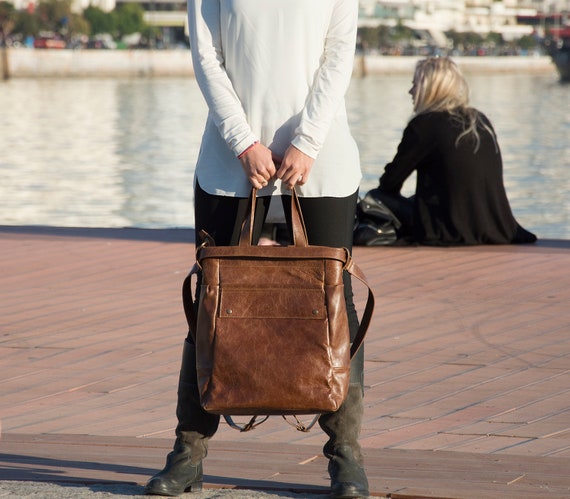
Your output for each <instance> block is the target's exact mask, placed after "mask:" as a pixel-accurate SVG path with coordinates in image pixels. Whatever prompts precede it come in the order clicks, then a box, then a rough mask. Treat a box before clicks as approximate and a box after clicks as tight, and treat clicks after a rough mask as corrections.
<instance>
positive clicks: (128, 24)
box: [113, 3, 146, 38]
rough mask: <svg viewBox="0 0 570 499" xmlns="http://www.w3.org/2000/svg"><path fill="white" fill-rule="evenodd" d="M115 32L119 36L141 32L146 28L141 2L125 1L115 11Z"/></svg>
mask: <svg viewBox="0 0 570 499" xmlns="http://www.w3.org/2000/svg"><path fill="white" fill-rule="evenodd" d="M113 14H114V21H115V33H116V34H117V35H118V38H121V37H122V36H124V35H130V34H132V33H141V32H143V31H144V29H145V28H146V23H145V22H144V9H143V8H142V7H141V6H140V5H139V4H134V3H125V4H121V5H119V6H118V7H117V8H116V9H115V10H114V11H113Z"/></svg>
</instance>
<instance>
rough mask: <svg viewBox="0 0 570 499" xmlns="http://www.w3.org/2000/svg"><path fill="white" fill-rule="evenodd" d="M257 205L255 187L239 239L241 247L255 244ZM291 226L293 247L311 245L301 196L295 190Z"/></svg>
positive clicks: (293, 191)
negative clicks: (254, 227) (302, 209)
mask: <svg viewBox="0 0 570 499" xmlns="http://www.w3.org/2000/svg"><path fill="white" fill-rule="evenodd" d="M256 205H257V189H256V188H255V187H254V188H253V189H252V191H251V194H250V196H249V210H248V212H247V214H246V216H245V220H244V222H243V225H242V228H241V234H240V237H239V246H251V245H252V243H253V224H254V220H255V207H256ZM291 226H292V231H293V246H297V247H299V248H306V247H307V246H308V245H309V240H308V238H307V229H306V228H305V220H304V219H303V213H302V212H301V204H300V203H299V196H298V195H297V191H296V190H295V188H293V189H291Z"/></svg>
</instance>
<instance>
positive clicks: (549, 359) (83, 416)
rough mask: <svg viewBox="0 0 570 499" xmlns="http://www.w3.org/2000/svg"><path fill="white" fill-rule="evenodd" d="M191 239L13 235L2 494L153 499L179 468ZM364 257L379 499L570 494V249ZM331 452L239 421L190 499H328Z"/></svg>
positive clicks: (2, 361)
mask: <svg viewBox="0 0 570 499" xmlns="http://www.w3.org/2000/svg"><path fill="white" fill-rule="evenodd" d="M192 239H193V234H192V232H191V231H188V230H137V229H123V230H114V229H57V228H44V227H0V257H1V258H0V366H1V369H0V381H1V384H0V386H1V387H2V388H1V390H0V418H1V423H2V439H1V440H0V481H1V483H0V496H1V497H31V496H32V494H36V492H38V493H37V494H36V495H35V496H34V497H65V495H64V494H65V493H67V494H68V496H69V497H109V496H112V497H122V496H128V497H137V494H140V493H142V485H143V484H144V483H145V482H146V480H147V479H148V477H149V476H150V475H152V474H153V473H154V472H155V471H156V470H158V469H160V468H161V467H162V465H163V463H164V457H165V455H166V453H167V452H168V451H169V449H170V447H171V445H172V440H173V428H174V426H175V424H176V422H175V417H174V408H175V396H176V395H175V392H176V383H177V376H178V369H179V361H180V354H181V347H182V342H183V339H184V336H185V329H186V328H185V323H184V317H183V314H182V308H181V303H180V286H181V283H182V280H183V278H184V276H185V274H186V272H187V271H188V269H189V268H190V266H191V264H192V263H193V258H194V255H193V246H192V244H191V241H192ZM355 258H356V260H357V261H358V263H359V264H360V265H361V267H362V268H363V270H364V271H365V273H366V274H367V276H368V279H369V280H370V282H371V284H372V286H373V288H374V289H375V293H376V298H377V308H376V311H375V317H374V319H373V323H372V327H371V330H370V332H369V335H368V338H367V341H366V366H365V369H366V380H365V381H366V399H365V402H366V407H365V420H364V427H363V430H362V438H361V442H362V445H363V447H364V451H365V457H366V466H367V472H368V475H369V479H370V484H371V492H372V495H373V496H375V497H383V496H389V497H392V498H394V499H396V498H416V499H417V498H423V497H431V498H435V497H439V498H458V499H459V498H461V499H470V498H484V497H501V498H507V499H508V498H513V499H515V498H517V499H519V498H542V497H545V498H568V497H570V471H569V470H570V307H569V306H568V304H569V303H570V242H568V241H541V242H540V243H539V244H537V245H533V246H525V247H516V246H499V247H473V248H447V249H444V248H423V247H422V248H357V249H356V250H355ZM357 298H358V304H359V306H362V304H363V302H364V298H365V295H364V290H363V289H360V288H359V289H358V290H357ZM324 441H325V439H324V435H323V434H322V432H321V431H320V430H317V429H314V430H312V431H311V432H310V433H308V434H304V433H300V432H297V431H295V430H294V429H293V428H292V427H290V426H289V425H287V424H286V423H285V422H284V421H282V420H281V419H280V418H271V419H270V421H268V422H267V423H265V424H264V425H263V426H262V427H260V428H259V429H257V430H254V431H253V432H251V433H247V434H241V433H239V432H236V431H235V430H232V429H231V428H228V427H227V426H226V425H222V427H221V429H220V431H219V432H218V434H217V435H216V437H215V438H214V439H213V441H212V444H211V452H210V454H209V456H208V458H207V460H206V461H205V473H206V477H205V480H206V483H205V487H206V489H205V492H204V493H203V494H202V495H201V496H200V495H194V496H193V497H197V498H201V497H236V498H241V497H292V498H293V497H305V498H309V497H313V496H320V497H322V496H323V494H326V493H327V488H328V477H327V473H326V460H325V458H324V457H322V455H321V452H320V449H321V446H322V444H323V443H324ZM228 489H230V490H228ZM52 492H53V494H52ZM26 494H28V495H26ZM49 494H52V495H49ZM97 494H107V495H99V496H98V495H97Z"/></svg>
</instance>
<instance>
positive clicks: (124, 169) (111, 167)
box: [0, 74, 570, 239]
mask: <svg viewBox="0 0 570 499" xmlns="http://www.w3.org/2000/svg"><path fill="white" fill-rule="evenodd" d="M410 80H411V75H410V76H387V77H369V78H366V79H354V80H353V82H352V84H351V87H350V90H349V93H348V106H349V116H350V120H351V123H352V129H353V134H354V136H355V138H356V139H357V141H358V143H359V146H360V151H361V161H362V168H363V173H364V178H363V182H362V186H361V191H362V192H365V191H366V190H368V189H370V188H372V187H375V186H376V184H377V179H378V177H379V175H380V174H381V173H382V170H383V167H384V165H385V164H386V163H387V162H388V161H390V160H391V159H392V157H393V155H394V153H395V151H396V147H397V145H398V143H399V140H400V138H401V134H402V130H403V127H404V126H405V124H406V122H407V120H408V119H409V117H410V114H411V111H412V106H411V99H410V97H409V95H408V94H407V91H408V88H409V86H410ZM469 82H470V84H471V89H472V102H473V104H474V105H475V106H476V107H479V108H480V109H481V110H483V111H484V112H485V113H486V114H487V115H488V116H489V117H490V119H491V120H492V122H493V124H494V126H495V128H496V130H497V133H498V136H499V143H500V146H501V149H502V152H503V158H504V166H505V171H504V177H505V185H506V189H507V194H508V197H509V200H510V202H511V206H512V208H513V211H514V213H515V216H516V218H517V219H518V220H519V222H520V223H521V224H522V225H523V226H525V227H526V228H528V229H529V230H532V231H534V232H535V233H537V234H538V235H539V237H542V238H565V239H568V238H570V223H569V221H570V197H569V195H568V193H569V192H570V106H569V105H568V104H569V100H570V86H568V85H561V84H559V83H558V81H557V78H556V75H555V74H552V75H538V76H537V75H520V74H517V75H505V74H500V75H481V76H478V75H474V74H473V75H469ZM205 115H206V107H205V104H204V102H203V99H202V97H201V95H200V93H199V90H198V88H197V85H196V82H195V81H194V80H193V79H186V78H165V79H161V78H156V79H42V80H32V79H30V80H27V79H25V80H10V81H8V82H3V83H2V82H0V207H1V209H0V225H49V226H63V227H70V226H82V227H146V228H167V227H191V226H192V224H193V209H192V179H193V167H194V163H195V161H196V156H197V153H198V147H199V143H200V136H201V133H202V127H203V123H204V119H205ZM412 190H413V179H410V180H409V181H408V182H407V184H406V187H405V192H406V193H411V192H412Z"/></svg>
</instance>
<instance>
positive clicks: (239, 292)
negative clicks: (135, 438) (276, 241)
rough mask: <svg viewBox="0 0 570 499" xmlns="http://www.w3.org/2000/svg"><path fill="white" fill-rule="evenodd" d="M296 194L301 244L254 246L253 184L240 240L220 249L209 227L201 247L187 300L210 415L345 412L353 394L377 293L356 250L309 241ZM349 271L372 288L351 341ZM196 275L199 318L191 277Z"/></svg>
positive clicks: (185, 288) (294, 203) (294, 225)
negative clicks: (355, 362) (354, 360)
mask: <svg viewBox="0 0 570 499" xmlns="http://www.w3.org/2000/svg"><path fill="white" fill-rule="evenodd" d="M292 195H293V198H292V203H291V214H292V228H293V235H294V237H293V240H294V243H293V245H290V246H255V245H252V244H251V241H252V227H253V219H254V211H255V205H256V202H255V201H256V191H255V190H253V192H252V196H251V208H250V212H249V216H246V220H245V222H244V225H243V229H242V233H241V237H240V241H239V245H238V246H215V245H213V241H212V239H211V238H210V237H209V236H208V235H207V234H203V235H204V237H205V243H204V244H203V245H202V246H200V247H199V248H197V250H196V259H197V262H196V264H195V265H194V268H193V269H192V271H191V273H190V274H189V276H188V277H187V279H186V281H185V283H184V286H183V300H184V307H185V311H186V315H187V318H188V323H189V324H190V330H191V332H192V334H194V335H195V343H196V363H197V372H198V385H199V389H200V397H201V404H202V406H203V408H204V409H205V410H206V411H208V412H210V413H214V414H222V415H274V414H278V415H285V414H294V415H299V414H318V413H324V412H332V411H336V410H337V409H338V408H339V407H340V405H341V404H342V402H343V401H344V399H345V397H346V394H347V390H348V383H349V377H350V359H351V357H352V356H353V355H354V354H355V353H356V352H357V350H358V349H359V348H360V346H361V344H362V341H363V339H364V336H365V334H366V330H367V328H368V325H369V323H370V318H371V316H372V311H373V308H374V296H373V293H372V290H371V289H370V287H369V286H368V284H367V283H366V279H365V277H364V275H363V274H362V272H361V270H360V269H359V268H358V267H357V266H356V264H355V263H354V262H353V260H352V258H351V256H350V254H349V252H348V250H347V249H344V248H330V247H323V246H310V245H309V244H308V242H307V234H306V231H305V227H304V222H303V219H302V214H301V210H300V206H299V200H298V199H297V195H296V193H295V191H294V190H293V191H292ZM344 270H346V271H348V272H350V273H351V274H352V275H354V276H355V277H357V278H358V279H360V280H361V281H362V282H363V283H364V284H366V286H368V300H367V304H366V308H365V311H364V313H363V317H362V320H361V324H360V328H359V330H358V334H357V336H356V338H355V340H354V341H353V343H352V346H351V345H350V339H349V330H348V318H347V313H346V306H345V298H344V286H343V280H342V276H343V271H344ZM197 272H201V273H202V283H201V289H200V290H199V293H200V297H199V300H198V303H199V305H198V312H197V317H196V311H195V302H194V300H193V298H192V292H191V284H190V281H191V278H192V275H193V274H196V273H197ZM228 422H229V421H228ZM230 424H231V423H230ZM240 429H242V430H243V428H240Z"/></svg>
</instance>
